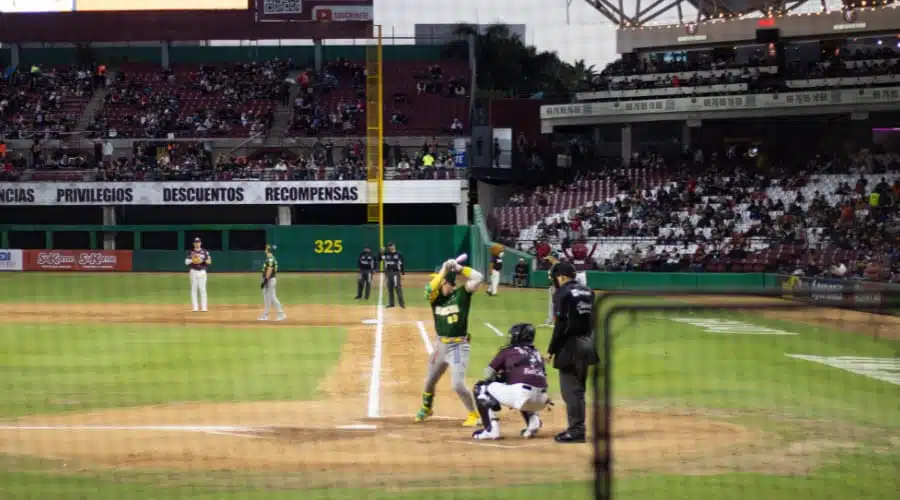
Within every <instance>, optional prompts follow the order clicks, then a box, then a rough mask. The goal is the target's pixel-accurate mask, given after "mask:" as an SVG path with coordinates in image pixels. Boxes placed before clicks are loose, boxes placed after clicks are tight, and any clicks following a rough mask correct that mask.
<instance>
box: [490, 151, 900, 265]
mask: <svg viewBox="0 0 900 500" xmlns="http://www.w3.org/2000/svg"><path fill="white" fill-rule="evenodd" d="M859 159H860V158H857V160H859ZM868 160H870V162H872V163H873V164H877V165H879V169H881V170H884V169H887V173H885V174H863V175H860V174H859V173H856V174H815V175H798V176H786V177H781V178H776V179H764V178H762V177H755V176H752V175H749V174H747V173H742V174H740V173H739V174H736V175H732V176H730V177H722V176H715V175H709V176H706V177H704V176H701V177H699V178H696V179H694V180H693V181H685V179H683V178H682V179H680V181H678V182H676V181H672V180H663V175H662V173H661V172H657V173H656V175H654V174H653V173H652V172H651V173H650V175H648V174H647V173H639V171H634V170H630V171H628V174H627V175H628V176H629V177H630V178H631V179H634V180H635V181H637V182H634V185H632V186H623V187H626V189H617V186H615V185H611V182H610V181H609V180H593V181H581V183H580V184H579V186H578V189H577V190H574V191H571V192H554V194H551V195H549V196H546V197H542V196H541V195H540V194H538V195H537V196H535V195H532V196H529V197H523V196H515V197H513V199H512V201H511V203H510V204H511V205H513V206H507V207H501V208H497V209H495V210H494V212H493V216H494V218H495V222H496V223H498V224H499V225H500V226H501V227H503V228H504V229H503V230H501V233H502V232H503V231H504V230H505V231H506V232H507V237H508V234H509V233H512V234H513V235H515V234H518V237H515V236H513V237H512V238H511V239H508V240H507V241H506V243H507V244H511V245H514V246H516V247H518V248H519V249H520V250H525V251H532V252H535V253H539V254H540V253H546V252H547V251H550V250H555V251H557V252H565V251H568V250H569V249H570V248H571V247H572V245H573V244H576V243H578V242H581V243H582V244H584V245H586V246H587V247H589V248H591V249H592V253H591V257H592V259H591V261H589V262H585V263H583V264H581V265H582V266H584V267H585V268H603V269H610V270H645V271H653V270H660V269H666V270H684V269H693V270H704V271H711V272H723V271H730V272H751V271H754V272H762V271H764V270H765V271H776V270H780V271H782V272H794V271H797V270H798V269H799V270H809V269H812V271H810V272H815V269H818V270H819V271H820V272H828V270H829V269H831V268H832V266H837V265H845V266H847V268H848V269H849V271H848V272H850V273H852V274H856V275H861V273H863V272H864V271H865V268H866V266H867V265H868V264H870V263H872V262H878V263H880V264H883V265H884V266H886V267H887V268H890V266H891V265H894V266H896V265H897V262H896V260H897V257H898V255H897V253H896V252H897V249H896V232H897V231H898V230H900V218H898V215H900V211H898V210H897V209H896V207H897V203H898V200H900V177H898V175H897V173H896V171H897V170H900V163H898V158H896V157H894V156H892V155H870V156H868ZM673 178H674V177H673ZM861 179H864V181H865V182H863V181H861ZM873 191H877V192H879V193H882V197H881V201H880V205H879V207H878V208H872V207H870V204H869V194H870V193H872V192H873ZM686 193H690V194H689V195H688V194H686ZM541 198H545V199H546V200H547V203H546V205H544V206H540V205H537V204H536V203H535V200H540V199H541ZM686 200H688V201H686ZM523 202H527V203H528V206H514V205H519V204H521V203H523ZM499 239H503V238H502V234H501V236H500V238H499ZM541 242H547V243H549V247H547V248H544V249H541V248H539V247H541V246H544V245H543V244H542V243H541ZM891 245H894V247H891ZM890 248H894V250H893V252H894V253H893V254H892V253H891V252H890V250H888V249H890ZM892 255H893V257H891V256H892ZM891 258H893V259H894V261H893V263H891V261H890V259H891Z"/></svg>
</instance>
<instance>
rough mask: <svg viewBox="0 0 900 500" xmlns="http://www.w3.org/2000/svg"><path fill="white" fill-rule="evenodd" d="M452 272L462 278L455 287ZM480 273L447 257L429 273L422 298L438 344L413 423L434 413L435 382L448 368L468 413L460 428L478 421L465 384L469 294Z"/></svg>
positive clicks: (468, 349)
mask: <svg viewBox="0 0 900 500" xmlns="http://www.w3.org/2000/svg"><path fill="white" fill-rule="evenodd" d="M456 273H459V274H462V275H463V276H464V277H465V278H466V283H465V285H463V286H461V287H457V286H456ZM483 279H484V276H482V274H481V273H479V272H478V271H476V270H474V269H472V268H471V267H465V266H462V265H460V264H458V263H457V262H456V261H455V260H453V259H451V260H448V261H447V262H444V264H443V265H442V266H441V269H440V270H439V271H438V272H437V273H436V274H432V275H431V281H429V282H428V285H426V286H425V300H427V301H428V303H429V304H430V305H431V312H432V314H433V315H434V330H435V332H436V333H437V338H438V341H439V342H438V343H437V347H436V348H435V350H434V354H433V355H432V356H431V359H430V360H429V362H428V374H427V375H426V377H425V390H424V391H423V392H422V408H421V409H420V410H419V412H418V413H417V414H416V422H421V421H423V420H425V419H427V418H428V417H430V416H431V415H432V414H433V413H434V410H433V408H434V389H435V387H437V383H438V381H439V380H440V379H441V377H443V376H444V373H445V372H446V371H447V368H448V367H449V368H450V381H451V384H452V385H453V390H454V391H455V392H456V394H457V395H458V396H459V398H460V399H461V400H462V402H463V405H465V407H466V411H468V412H469V414H468V416H467V417H466V420H465V422H463V427H475V426H476V425H478V422H479V421H480V420H479V418H478V412H477V411H476V409H475V399H474V398H473V397H472V392H471V391H469V388H468V387H467V386H466V368H467V367H468V366H469V351H470V349H471V348H470V346H469V340H470V335H469V331H468V330H469V309H470V308H471V306H472V294H473V293H475V292H476V291H477V290H478V287H479V286H481V280H483Z"/></svg>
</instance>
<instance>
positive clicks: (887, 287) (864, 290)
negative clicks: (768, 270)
mask: <svg viewBox="0 0 900 500" xmlns="http://www.w3.org/2000/svg"><path fill="white" fill-rule="evenodd" d="M778 282H779V285H780V286H781V288H782V289H783V290H785V292H788V293H786V294H785V298H792V297H793V296H792V295H791V292H798V291H799V292H804V293H808V294H809V295H808V296H804V300H808V301H810V302H816V303H818V304H822V305H829V306H835V307H848V308H853V307H854V306H860V307H864V308H871V307H875V308H878V306H881V307H883V310H879V311H878V312H885V313H891V314H897V313H900V285H896V284H890V283H882V282H879V281H865V280H848V279H837V278H807V277H805V276H786V275H778Z"/></svg>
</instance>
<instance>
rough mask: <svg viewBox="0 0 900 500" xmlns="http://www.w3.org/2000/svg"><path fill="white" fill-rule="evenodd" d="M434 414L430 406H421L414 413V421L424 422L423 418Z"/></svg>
mask: <svg viewBox="0 0 900 500" xmlns="http://www.w3.org/2000/svg"><path fill="white" fill-rule="evenodd" d="M433 414H434V410H432V409H431V408H426V407H424V406H423V407H422V408H420V409H419V413H416V422H424V421H425V419H427V418H428V417H430V416H432V415H433Z"/></svg>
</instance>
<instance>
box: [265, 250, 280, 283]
mask: <svg viewBox="0 0 900 500" xmlns="http://www.w3.org/2000/svg"><path fill="white" fill-rule="evenodd" d="M269 268H271V269H272V276H269V277H270V278H274V277H275V275H276V274H278V259H276V258H275V256H274V255H272V256H267V257H266V260H264V261H263V268H262V275H263V278H265V277H266V270H267V269H269Z"/></svg>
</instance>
